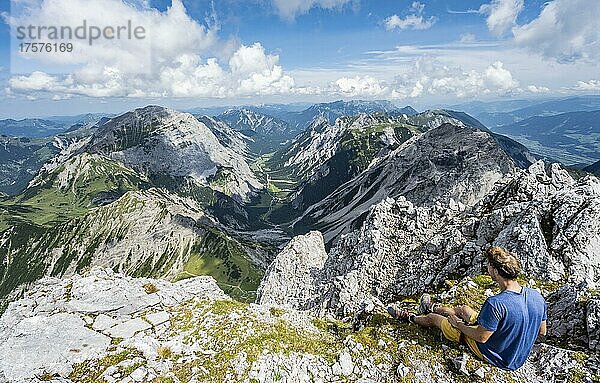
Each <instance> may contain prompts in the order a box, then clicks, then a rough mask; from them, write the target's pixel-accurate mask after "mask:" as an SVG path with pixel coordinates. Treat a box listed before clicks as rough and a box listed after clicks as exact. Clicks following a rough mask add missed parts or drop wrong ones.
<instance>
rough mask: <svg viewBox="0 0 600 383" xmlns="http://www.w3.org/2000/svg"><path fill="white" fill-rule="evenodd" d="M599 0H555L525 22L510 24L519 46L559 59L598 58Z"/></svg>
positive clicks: (566, 60) (562, 60)
mask: <svg viewBox="0 0 600 383" xmlns="http://www.w3.org/2000/svg"><path fill="white" fill-rule="evenodd" d="M598 15H600V1H588V0H554V1H550V2H548V3H546V5H545V6H544V8H543V9H542V11H541V13H540V15H539V16H538V17H537V18H535V19H534V20H533V21H531V22H530V23H528V24H525V25H522V26H517V27H515V28H513V34H514V41H515V43H516V44H517V45H518V46H521V47H525V48H527V49H529V50H531V51H534V52H538V53H541V54H542V55H543V56H545V57H548V58H553V59H556V60H557V61H558V62H571V61H576V60H580V59H585V60H590V61H592V60H598V59H599V58H600V27H599V24H598V23H599V21H598Z"/></svg>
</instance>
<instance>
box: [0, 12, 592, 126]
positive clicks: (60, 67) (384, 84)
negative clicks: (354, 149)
mask: <svg viewBox="0 0 600 383" xmlns="http://www.w3.org/2000/svg"><path fill="white" fill-rule="evenodd" d="M23 2H24V0H15V1H13V2H12V3H13V9H12V13H11V12H10V9H9V2H7V1H4V2H1V3H0V12H2V13H3V20H4V22H3V23H1V24H0V51H1V52H2V54H1V55H0V57H1V59H0V60H1V61H0V67H1V68H2V70H1V71H0V82H1V83H2V85H3V86H2V87H1V88H3V89H4V91H3V92H0V99H2V101H1V103H0V118H8V117H24V116H34V115H35V116H43V115H48V114H75V113H80V112H87V111H113V112H118V111H121V110H124V109H127V108H130V107H135V106H139V105H145V104H148V103H159V104H164V105H169V106H173V107H178V108H188V107H194V106H204V105H206V106H208V105H234V104H252V103H263V102H296V101H309V102H314V101H329V100H334V99H342V98H343V99H358V98H360V99H390V100H392V101H393V102H395V103H397V104H401V105H404V104H413V105H420V106H427V105H431V104H434V103H440V102H442V103H444V102H445V103H449V104H454V103H458V102H464V101H469V100H473V99H490V100H494V99H505V98H532V97H550V96H557V97H558V96H566V95H572V94H586V93H599V91H600V82H599V78H598V77H599V76H598V73H600V67H599V66H598V64H597V63H598V61H599V60H598V58H599V57H598V51H599V50H600V46H599V42H598V40H599V33H600V32H599V31H598V27H597V22H596V21H595V20H597V17H598V16H600V2H585V1H583V0H553V1H550V2H542V1H537V0H532V1H523V0H485V1H458V0H454V1H439V0H423V1H367V0H305V1H302V2H300V1H296V0H255V1H237V0H222V1H214V2H211V1H191V0H174V1H173V2H172V1H171V0H54V1H53V2H52V4H50V2H49V1H46V0H33V1H32V0H28V2H29V3H32V4H33V5H31V4H29V5H23ZM26 7H29V8H27V9H26ZM52 7H54V8H52ZM61 7H62V8H61ZM94 7H96V8H94ZM25 10H27V12H25ZM56 14H61V17H63V18H62V19H60V20H56V19H53V16H52V15H56ZM100 16H101V17H100ZM126 16H127V17H129V18H131V19H133V20H134V21H136V22H138V23H140V25H144V26H145V27H147V29H148V30H149V35H150V36H151V39H147V40H145V41H144V44H145V43H147V44H148V45H144V44H137V45H127V43H123V44H124V45H119V44H121V42H119V43H116V42H115V41H114V40H113V41H109V40H104V41H99V42H98V43H97V45H96V46H94V47H86V46H84V45H83V44H82V45H81V46H80V45H77V46H76V48H77V49H76V52H74V53H73V54H72V55H71V56H69V55H60V56H58V55H56V56H48V57H46V56H43V55H37V56H35V57H34V59H32V58H31V56H29V57H24V56H23V55H22V54H20V53H19V52H17V51H16V46H17V44H13V46H12V49H11V39H10V31H11V26H10V25H9V24H12V27H13V30H14V28H15V27H16V26H18V25H26V24H36V23H37V24H43V25H74V26H75V25H79V24H78V23H80V21H81V19H86V20H90V22H91V23H97V24H98V25H99V26H103V25H112V24H115V25H117V24H118V23H119V22H120V21H121V20H123V18H124V17H126ZM11 17H12V18H11ZM549 20H550V22H549ZM102 23H104V24H102ZM101 24H102V25H101ZM594 25H596V26H594ZM13 37H14V36H13ZM15 41H16V40H14V39H13V42H15ZM19 42H20V41H19ZM574 42H576V43H574ZM17 43H18V42H17ZM11 61H12V62H11ZM540 68H543V70H540Z"/></svg>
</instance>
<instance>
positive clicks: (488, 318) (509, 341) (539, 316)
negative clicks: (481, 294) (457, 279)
mask: <svg viewBox="0 0 600 383" xmlns="http://www.w3.org/2000/svg"><path fill="white" fill-rule="evenodd" d="M544 320H546V302H545V301H544V298H543V297H542V296H541V295H540V293H538V292H537V291H536V290H534V289H530V288H527V287H523V288H522V290H521V293H516V292H514V291H509V290H504V291H503V292H501V293H500V294H498V295H495V296H493V297H490V298H488V299H487V300H486V301H485V303H484V304H483V307H482V308H481V311H480V312H479V316H478V317H477V323H478V324H479V325H480V326H481V327H483V328H485V329H487V330H490V331H493V332H494V333H493V334H492V336H491V337H490V338H489V339H488V341H487V342H485V343H477V346H478V347H479V350H480V351H481V353H482V354H483V356H484V357H485V358H486V359H487V360H488V361H489V362H490V363H492V364H493V365H494V366H496V367H500V368H502V369H505V370H511V371H514V370H516V369H517V368H519V367H521V366H522V365H523V363H525V361H526V360H527V356H529V353H530V352H531V349H532V348H533V344H534V342H535V339H536V338H537V336H538V333H539V330H540V325H541V323H542V321H544Z"/></svg>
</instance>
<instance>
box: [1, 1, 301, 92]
mask: <svg viewBox="0 0 600 383" xmlns="http://www.w3.org/2000/svg"><path fill="white" fill-rule="evenodd" d="M31 4H32V5H28V7H29V8H28V9H29V11H28V12H25V13H22V14H21V15H20V17H19V18H14V17H13V18H12V19H11V20H10V22H11V23H13V24H12V25H29V24H32V25H48V24H50V23H52V22H53V23H56V21H60V23H61V25H78V24H81V21H82V20H83V19H86V20H88V24H90V25H94V24H95V25H105V24H106V22H107V20H108V21H109V22H110V23H111V24H113V25H126V24H127V20H134V23H136V25H143V26H145V27H146V30H147V32H148V41H142V42H140V41H128V40H124V41H116V40H104V41H98V42H97V44H98V45H96V42H95V43H94V46H93V47H89V46H88V45H87V43H82V42H79V43H78V45H77V47H76V48H77V49H76V51H75V52H74V53H73V54H71V55H69V54H60V55H55V56H56V57H55V56H48V57H44V58H45V59H46V64H47V65H62V64H69V65H74V66H75V68H76V69H69V73H68V74H66V75H51V74H48V73H44V71H35V72H33V73H31V74H30V75H28V76H16V77H13V78H11V79H9V82H8V84H9V88H10V89H11V90H12V91H16V92H19V91H20V92H23V93H26V92H32V91H42V92H50V93H52V94H54V95H57V94H59V93H63V94H72V95H85V96H90V97H114V96H118V97H171V96H174V97H197V96H203V97H216V98H221V97H234V96H242V97H244V96H253V95H265V94H287V93H290V92H292V90H293V88H294V86H295V84H294V80H293V79H292V78H291V77H290V76H289V75H287V74H286V73H285V72H284V70H283V68H282V67H281V66H280V65H279V56H277V55H272V54H269V53H267V52H266V51H265V49H264V47H263V46H262V45H261V44H260V43H254V44H251V45H248V46H246V45H241V44H239V43H237V42H236V41H234V40H227V41H223V40H220V39H219V36H218V29H219V28H218V26H216V25H207V26H205V25H202V24H200V23H198V22H197V21H196V20H194V19H192V18H191V17H190V16H189V15H188V13H187V11H186V9H185V7H184V5H183V3H182V2H181V0H172V5H171V7H169V8H168V9H167V10H166V11H165V12H160V11H158V10H156V9H153V8H149V7H147V5H146V4H145V2H144V1H141V0H138V1H132V0H127V1H126V0H33V1H32V2H31ZM123 23H124V24H123ZM140 67H141V68H142V69H143V70H140ZM69 68H70V67H69Z"/></svg>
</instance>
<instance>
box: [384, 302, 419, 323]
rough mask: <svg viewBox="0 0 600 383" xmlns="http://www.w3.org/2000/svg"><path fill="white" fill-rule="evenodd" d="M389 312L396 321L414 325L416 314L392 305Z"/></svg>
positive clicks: (388, 309) (388, 308)
mask: <svg viewBox="0 0 600 383" xmlns="http://www.w3.org/2000/svg"><path fill="white" fill-rule="evenodd" d="M387 312H388V314H390V316H391V317H392V318H394V319H397V320H399V321H400V322H412V323H414V318H415V314H413V313H411V312H410V311H408V310H405V309H401V308H399V307H397V306H396V305H390V306H388V307H387Z"/></svg>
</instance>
